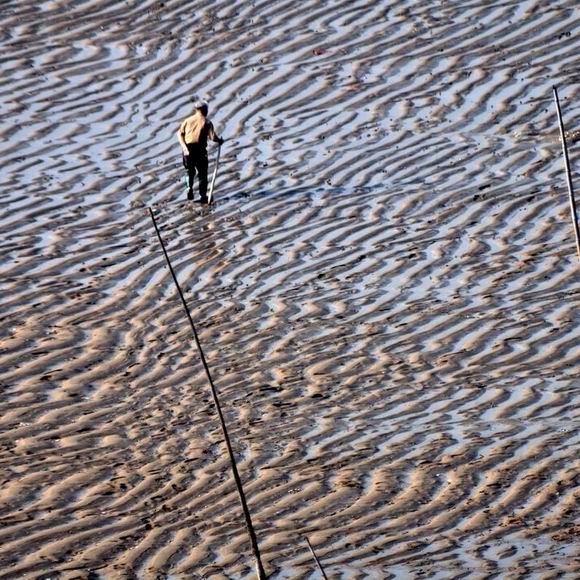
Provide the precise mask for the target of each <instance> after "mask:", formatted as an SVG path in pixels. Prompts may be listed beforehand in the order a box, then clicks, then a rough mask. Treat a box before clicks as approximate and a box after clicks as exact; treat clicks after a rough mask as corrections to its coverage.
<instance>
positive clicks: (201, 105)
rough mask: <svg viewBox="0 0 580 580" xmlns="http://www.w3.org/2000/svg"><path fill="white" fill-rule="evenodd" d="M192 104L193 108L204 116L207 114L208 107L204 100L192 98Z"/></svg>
mask: <svg viewBox="0 0 580 580" xmlns="http://www.w3.org/2000/svg"><path fill="white" fill-rule="evenodd" d="M193 106H194V107H195V110H196V111H199V112H200V113H201V114H202V115H203V116H204V117H205V116H207V112H208V110H209V107H208V105H207V103H206V102H205V101H198V100H194V105H193Z"/></svg>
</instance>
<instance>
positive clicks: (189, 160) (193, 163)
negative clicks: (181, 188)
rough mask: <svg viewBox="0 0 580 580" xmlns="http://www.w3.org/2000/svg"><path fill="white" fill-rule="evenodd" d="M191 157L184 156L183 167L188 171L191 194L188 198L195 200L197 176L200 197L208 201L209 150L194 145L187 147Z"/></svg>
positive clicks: (189, 193)
mask: <svg viewBox="0 0 580 580" xmlns="http://www.w3.org/2000/svg"><path fill="white" fill-rule="evenodd" d="M187 149H188V151H189V155H184V156H183V166H184V167H185V169H187V176H188V180H189V181H188V185H189V192H188V197H189V198H190V199H193V180H194V178H195V174H196V173H197V174H198V179H199V195H200V197H201V199H202V200H204V201H205V200H207V150H206V149H205V147H200V146H199V145H196V144H193V145H190V144H188V145H187Z"/></svg>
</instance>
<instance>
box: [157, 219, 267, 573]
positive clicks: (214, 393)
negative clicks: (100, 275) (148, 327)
mask: <svg viewBox="0 0 580 580" xmlns="http://www.w3.org/2000/svg"><path fill="white" fill-rule="evenodd" d="M149 213H150V214H151V219H152V220H153V225H154V226H155V231H156V232H157V237H158V238H159V243H160V244H161V249H162V250H163V254H164V255H165V260H166V261H167V265H168V266H169V271H170V272H171V276H172V277H173V282H175V287H176V288H177V292H178V293H179V297H180V298H181V303H182V304H183V309H184V310H185V314H186V315H187V318H188V320H189V324H190V326H191V330H192V331H193V337H194V339H195V344H196V345H197V350H198V351H199V356H200V358H201V362H202V364H203V368H204V369H205V374H206V376H207V380H208V382H209V385H210V387H211V394H212V396H213V402H214V404H215V407H216V409H217V413H218V417H219V420H220V424H221V427H222V433H223V436H224V439H225V442H226V447H227V449H228V454H229V456H230V465H231V467H232V474H233V476H234V481H235V482H236V487H237V489H238V495H239V496H240V503H241V504H242V511H243V512H244V519H245V520H246V528H247V529H248V535H249V536H250V543H251V544H252V550H253V552H254V558H255V559H256V572H257V574H258V578H259V580H266V579H267V576H266V572H265V570H264V566H263V565H262V559H261V557H260V549H259V547H258V539H257V537H256V532H255V531H254V526H253V524H252V518H251V516H250V510H249V509H248V504H247V502H246V496H245V494H244V488H243V487H242V480H241V479H240V475H239V473H238V467H237V465H236V458H235V456H234V451H233V449H232V444H231V442H230V436H229V435H228V430H227V427H226V422H225V419H224V416H223V413H222V409H221V405H220V401H219V398H218V394H217V389H216V388H215V385H214V382H213V379H212V378H211V374H210V372H209V367H208V365H207V361H206V360H205V355H204V354H203V350H202V348H201V343H200V342H199V337H198V335H197V330H196V329H195V324H194V323H193V318H191V314H190V312H189V308H188V306H187V302H186V301H185V298H184V296H183V292H182V291H181V287H180V286H179V282H178V281H177V276H176V275H175V272H174V270H173V266H172V265H171V261H170V260H169V255H168V254H167V250H166V249H165V244H164V243H163V239H162V238H161V232H160V231H159V228H158V227H157V222H156V221H155V215H154V214H153V210H152V209H151V208H149Z"/></svg>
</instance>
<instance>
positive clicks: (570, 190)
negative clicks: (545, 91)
mask: <svg viewBox="0 0 580 580" xmlns="http://www.w3.org/2000/svg"><path fill="white" fill-rule="evenodd" d="M552 90H553V91H554V100H555V101H556V111H557V112H558V122H559V123H560V135H561V137H562V150H563V152H564V163H565V165H566V180H567V181H568V194H569V197H570V212H571V214H572V223H573V224H574V234H575V235H576V251H577V252H578V258H579V259H580V233H579V232H578V216H577V214H576V201H575V199H574V188H573V186H572V172H571V171H570V159H569V158H568V145H567V144H566V133H565V131H564V121H562V112H561V111H560V100H559V99H558V90H557V89H556V87H552Z"/></svg>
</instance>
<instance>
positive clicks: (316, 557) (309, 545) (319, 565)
mask: <svg viewBox="0 0 580 580" xmlns="http://www.w3.org/2000/svg"><path fill="white" fill-rule="evenodd" d="M305 537H306V543H307V544H308V547H309V548H310V552H311V554H312V557H313V558H314V561H315V562H316V564H317V565H318V569H319V570H320V573H321V574H322V577H323V578H324V580H328V578H327V576H326V574H325V573H324V568H323V567H322V564H321V563H320V560H319V559H318V556H317V555H316V552H315V551H314V548H313V547H312V544H311V543H310V540H309V539H308V536H305Z"/></svg>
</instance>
